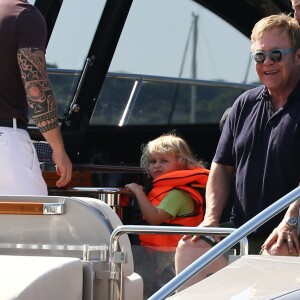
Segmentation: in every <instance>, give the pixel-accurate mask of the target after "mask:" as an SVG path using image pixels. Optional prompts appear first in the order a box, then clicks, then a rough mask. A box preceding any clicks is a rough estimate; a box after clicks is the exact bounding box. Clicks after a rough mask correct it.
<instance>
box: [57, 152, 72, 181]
mask: <svg viewBox="0 0 300 300" xmlns="http://www.w3.org/2000/svg"><path fill="white" fill-rule="evenodd" d="M52 159H53V162H54V163H55V165H56V173H57V175H58V176H60V178H59V179H58V180H57V181H56V186H57V187H62V186H65V185H66V184H68V183H69V182H70V180H71V178H72V163H71V161H70V159H69V157H68V155H67V153H66V152H65V151H56V150H55V149H53V154H52Z"/></svg>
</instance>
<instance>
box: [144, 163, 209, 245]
mask: <svg viewBox="0 0 300 300" xmlns="http://www.w3.org/2000/svg"><path fill="white" fill-rule="evenodd" d="M208 174H209V171H208V170H207V169H204V168H196V169H192V170H178V171H173V172H170V173H167V174H164V175H161V176H159V177H157V178H156V179H155V180H154V181H153V188H152V190H151V191H150V193H149V195H148V198H149V201H150V202H151V204H152V205H154V206H158V205H159V204H160V202H161V201H162V200H163V198H164V197H165V195H166V194H167V193H168V192H169V191H171V190H173V189H179V190H183V191H186V192H188V193H189V194H190V196H191V197H192V198H193V200H194V204H195V205H194V212H193V213H192V214H190V215H187V216H176V217H175V218H173V219H170V220H167V221H165V223H164V225H168V226H172V225H173V226H190V227H192V226H198V225H199V224H200V223H201V222H202V220H203V218H204V199H203V198H202V196H201V193H200V192H199V188H200V189H201V188H202V189H203V188H205V187H206V183H207V179H208ZM197 188H198V190H197ZM139 237H140V242H141V245H143V246H148V247H151V246H154V247H161V248H159V249H158V248H157V249H158V250H159V251H170V250H168V249H167V248H165V249H164V247H176V246H177V244H178V241H179V240H180V239H181V237H182V235H174V234H168V235H167V234H165V235H163V234H155V235H153V234H140V236H139Z"/></svg>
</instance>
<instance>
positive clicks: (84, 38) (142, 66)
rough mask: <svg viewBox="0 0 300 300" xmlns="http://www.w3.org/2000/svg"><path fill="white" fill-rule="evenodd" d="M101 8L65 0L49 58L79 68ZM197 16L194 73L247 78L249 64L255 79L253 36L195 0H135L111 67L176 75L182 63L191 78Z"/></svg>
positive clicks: (96, 0) (97, 2)
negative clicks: (251, 58)
mask: <svg viewBox="0 0 300 300" xmlns="http://www.w3.org/2000/svg"><path fill="white" fill-rule="evenodd" d="M29 2H31V3H33V2H34V0H30V1H29ZM87 2H88V3H89V5H86V3H87ZM103 7H104V0H85V1H82V0H64V2H63V5H62V9H61V12H60V15H59V18H58V20H57V25H56V28H55V30H54V31H53V34H52V37H51V40H50V42H49V45H48V48H47V54H46V58H47V61H48V62H49V63H54V64H56V65H57V66H58V67H59V68H64V69H81V68H82V66H83V63H84V60H85V58H86V54H87V52H88V50H89V45H90V42H91V40H92V37H93V34H94V31H95V28H96V26H97V23H98V20H99V18H100V15H101V12H102V10H103ZM193 15H196V16H197V18H198V26H197V28H198V35H197V47H196V64H194V66H195V65H196V78H197V79H204V80H215V79H221V80H226V81H231V82H243V81H244V80H245V78H246V74H248V72H247V70H248V66H249V63H250V67H249V75H248V77H247V82H253V81H257V76H256V73H255V69H254V64H253V62H249V60H250V41H249V39H248V38H246V37H245V36H244V35H242V34H241V33H239V32H237V31H236V30H235V29H233V28H232V27H231V26H230V25H228V24H227V23H226V22H224V21H222V20H221V19H219V18H218V17H216V16H215V15H214V14H212V13H211V12H210V11H208V10H207V9H205V8H203V7H201V6H199V5H198V4H196V3H194V2H193V1H191V0H135V1H133V4H132V7H131V11H130V13H129V16H128V18H127V22H126V25H125V28H124V30H123V33H122V35H121V38H120V41H119V44H118V47H117V49H116V51H115V55H114V58H113V61H112V63H111V66H110V70H109V71H112V72H126V73H136V74H146V75H158V76H168V77H178V75H179V74H180V73H181V72H180V70H181V68H182V66H183V68H182V77H185V78H191V77H192V76H193V75H192V70H191V68H192V49H193V47H192V42H193V39H192V38H190V39H189V43H188V37H189V32H190V30H191V26H192V23H193V22H194V21H195V18H194V17H193ZM185 49H187V50H185ZM185 53H186V54H185ZM183 62H184V63H183Z"/></svg>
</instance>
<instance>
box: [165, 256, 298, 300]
mask: <svg viewBox="0 0 300 300" xmlns="http://www.w3.org/2000/svg"><path fill="white" fill-rule="evenodd" d="M167 299H170V300H171V299H172V300H181V299H184V300H185V299H188V300H199V299H213V300H250V299H251V300H253V299H257V300H258V299H259V300H262V299H263V300H267V299H277V300H279V299H280V300H283V299H284V300H298V299H300V258H299V257H284V256H265V255H249V256H248V255H245V256H242V257H241V258H240V259H238V260H236V261H235V262H233V263H231V264H230V265H228V266H227V267H225V268H224V269H222V270H220V271H219V272H217V273H215V274H213V275H211V276H209V277H208V278H206V279H204V280H202V281H201V282H199V283H196V284H195V285H193V286H191V287H189V288H187V289H185V290H183V291H181V292H179V293H177V294H175V295H173V296H171V297H169V298H167Z"/></svg>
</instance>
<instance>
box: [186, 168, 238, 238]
mask: <svg viewBox="0 0 300 300" xmlns="http://www.w3.org/2000/svg"><path fill="white" fill-rule="evenodd" d="M234 172H235V169H234V167H233V166H225V165H221V164H218V163H215V162H213V163H212V165H211V168H210V172H209V176H208V181H207V185H206V194H205V198H206V199H205V202H206V209H205V216H204V220H203V221H202V222H201V224H200V225H199V226H207V227H218V226H219V223H220V219H221V216H222V213H223V210H224V208H225V206H226V203H227V201H228V197H229V193H230V188H231V182H232V179H233V176H234ZM188 238H190V236H188V235H186V236H184V237H183V240H186V239H188ZM198 239H199V237H198V236H197V235H194V236H193V237H192V242H195V241H197V240H198ZM215 239H216V240H220V237H215Z"/></svg>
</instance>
